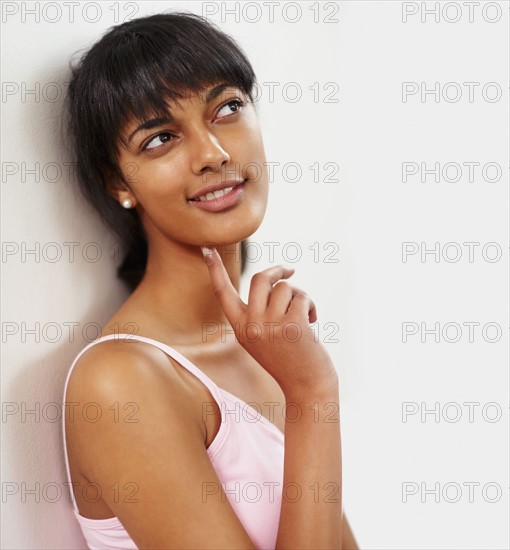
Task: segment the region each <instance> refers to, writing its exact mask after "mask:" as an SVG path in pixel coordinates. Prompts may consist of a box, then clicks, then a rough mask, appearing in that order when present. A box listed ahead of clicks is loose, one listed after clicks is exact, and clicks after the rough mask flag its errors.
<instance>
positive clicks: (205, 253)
mask: <svg viewBox="0 0 510 550" xmlns="http://www.w3.org/2000/svg"><path fill="white" fill-rule="evenodd" d="M200 248H201V250H202V254H203V256H204V258H206V257H207V256H210V255H211V254H214V249H212V248H210V247H209V246H201V247H200Z"/></svg>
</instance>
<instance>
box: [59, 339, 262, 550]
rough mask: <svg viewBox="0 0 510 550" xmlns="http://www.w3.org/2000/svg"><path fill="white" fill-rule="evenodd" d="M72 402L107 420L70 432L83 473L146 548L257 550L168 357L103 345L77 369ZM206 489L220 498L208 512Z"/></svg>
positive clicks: (134, 346) (192, 398) (139, 346)
mask: <svg viewBox="0 0 510 550" xmlns="http://www.w3.org/2000/svg"><path fill="white" fill-rule="evenodd" d="M68 392H69V393H68V394H67V397H66V400H67V401H73V402H77V403H78V404H79V406H80V408H81V406H82V405H84V404H87V403H91V402H93V403H95V404H96V407H97V408H98V410H99V411H101V413H102V414H101V415H100V416H99V418H97V419H94V420H93V421H90V418H89V419H87V415H85V416H84V415H82V414H76V415H75V419H76V421H75V422H74V423H73V424H72V425H69V426H67V428H68V429H69V430H70V433H72V440H73V443H72V444H73V446H74V448H75V449H76V454H77V456H79V467H80V470H81V472H82V473H83V475H84V476H85V477H86V478H87V479H88V480H89V481H90V482H91V483H94V484H96V487H99V490H100V491H101V494H102V496H103V499H104V502H105V504H106V505H107V506H108V508H109V510H111V512H112V513H113V514H114V515H115V516H116V517H117V518H119V520H120V521H121V523H122V525H123V526H124V528H125V529H126V531H127V532H128V534H129V535H130V537H131V538H132V539H133V541H134V542H135V543H136V544H137V546H138V547H150V548H154V547H158V548H159V547H169V546H171V547H175V548H184V547H190V543H191V542H193V545H194V547H197V548H198V547H199V548H207V547H210V545H211V541H214V544H215V545H217V546H215V547H220V548H240V547H243V548H253V545H252V542H251V541H250V539H249V537H248V535H247V534H246V532H245V530H244V528H243V526H242V524H241V523H240V521H239V519H238V517H237V515H236V514H235V512H234V510H233V508H232V507H231V505H230V504H229V502H228V499H226V497H225V494H224V492H223V490H222V488H221V483H220V480H219V479H218V477H217V474H216V471H215V470H214V468H213V466H212V464H211V461H210V459H209V456H208V454H207V451H206V447H205V438H206V429H205V424H204V422H203V418H202V415H201V409H200V402H199V400H197V398H196V394H194V393H193V392H192V391H190V387H189V385H187V384H186V382H185V381H184V380H183V378H182V377H181V376H180V375H179V373H178V369H177V368H174V364H173V363H172V360H171V358H170V357H168V356H167V355H166V354H165V353H164V352H163V351H161V350H160V349H159V348H157V347H155V346H151V345H150V344H145V343H142V342H136V343H132V342H129V343H126V342H123V343H120V342H119V341H105V342H100V343H98V344H96V345H95V346H92V347H91V348H90V349H89V350H87V351H86V352H85V353H83V355H82V356H81V357H80V358H79V360H78V361H77V363H76V365H75V367H74V372H73V373H72V376H71V377H70V381H69V385H68ZM126 406H127V409H126ZM126 411H128V412H129V415H127V412H126ZM89 417H90V415H89ZM206 482H207V483H213V484H214V486H215V487H217V488H219V490H218V493H217V494H216V495H215V497H217V498H212V499H209V500H208V502H207V506H204V500H203V498H204V497H203V486H204V483H206ZM197 510H200V513H199V514H197ZM190 537H191V538H190Z"/></svg>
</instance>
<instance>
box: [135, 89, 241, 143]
mask: <svg viewBox="0 0 510 550" xmlns="http://www.w3.org/2000/svg"><path fill="white" fill-rule="evenodd" d="M231 87H233V88H239V86H238V85H237V84H235V83H233V82H223V83H222V84H218V85H217V86H214V88H211V89H210V90H209V91H208V92H207V94H206V95H205V103H209V102H211V101H212V100H213V99H216V98H217V97H218V96H219V95H220V94H221V92H223V90H224V89H225V88H231ZM173 122H175V118H174V117H173V116H172V115H171V114H168V115H167V116H166V117H158V118H151V119H150V120H147V121H145V122H143V123H142V124H140V126H138V127H137V128H136V130H134V131H133V132H132V133H131V134H130V135H129V138H128V143H131V140H132V139H133V136H134V135H135V134H136V133H137V132H140V131H141V130H152V128H156V127H158V126H162V125H163V124H170V123H173Z"/></svg>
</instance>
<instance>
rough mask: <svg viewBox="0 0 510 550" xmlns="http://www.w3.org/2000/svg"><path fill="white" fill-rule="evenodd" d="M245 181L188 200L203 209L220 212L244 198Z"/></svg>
mask: <svg viewBox="0 0 510 550" xmlns="http://www.w3.org/2000/svg"><path fill="white" fill-rule="evenodd" d="M245 181H246V180H245ZM245 181H243V182H240V183H237V184H234V185H230V186H229V187H224V188H223V189H218V190H216V191H210V192H209V193H206V194H205V195H200V196H198V197H194V198H192V199H189V200H188V202H190V203H191V204H194V205H195V206H198V207H199V208H201V209H202V210H208V211H209V212H219V211H221V210H224V209H225V208H229V207H230V206H233V205H235V204H237V203H238V202H239V201H240V200H241V199H242V198H243V196H244V192H245V191H244V185H245Z"/></svg>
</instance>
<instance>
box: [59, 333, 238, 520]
mask: <svg viewBox="0 0 510 550" xmlns="http://www.w3.org/2000/svg"><path fill="white" fill-rule="evenodd" d="M121 337H125V338H123V340H122V341H124V342H127V341H140V342H145V343H147V344H152V345H154V346H156V347H157V348H159V349H160V350H161V351H163V352H164V353H166V354H168V355H170V357H172V358H173V359H175V360H176V361H177V362H178V363H179V364H181V365H182V366H183V367H185V368H186V369H187V370H189V371H190V372H191V373H192V374H194V375H195V376H196V377H197V378H198V379H199V380H200V381H201V382H202V383H203V384H204V385H205V386H206V388H207V389H208V390H209V391H210V392H211V394H212V396H213V398H214V399H215V401H216V403H217V405H218V407H219V409H220V413H221V425H220V429H219V431H218V433H217V434H216V437H215V439H214V440H213V442H212V443H211V444H210V445H209V447H208V449H207V450H208V452H209V451H211V452H210V453H209V454H210V456H211V454H212V452H213V451H214V454H216V452H217V450H218V447H219V445H220V444H221V442H222V441H223V440H224V439H225V437H226V433H224V430H227V429H228V422H227V419H226V416H225V413H224V410H223V407H222V403H223V402H224V399H223V397H222V395H221V392H220V389H219V388H218V386H217V385H216V383H215V382H214V381H213V380H211V378H209V377H208V376H207V375H206V374H205V373H204V372H202V371H201V370H200V369H199V368H198V367H196V366H195V365H194V364H193V363H192V362H191V361H190V360H189V359H186V357H184V355H182V354H181V353H179V352H178V351H177V350H176V349H174V348H172V347H170V346H169V345H167V344H164V343H163V342H159V341H158V340H154V339H152V338H148V337H146V336H138V335H133V334H107V335H106V336H101V337H100V338H97V339H96V340H94V341H93V342H90V343H89V344H87V345H86V346H85V347H84V348H83V349H82V350H81V351H80V352H79V353H78V355H77V356H76V357H75V359H74V361H73V362H72V364H71V367H70V368H69V372H68V373H67V377H66V380H65V384H64V395H63V400H62V401H63V403H64V409H63V411H64V412H63V414H62V418H63V421H62V432H63V439H64V457H65V463H66V472H67V479H68V481H69V483H71V471H70V468H69V460H68V457H67V446H66V428H65V416H66V415H65V410H66V409H65V403H66V401H65V396H66V390H67V384H68V382H69V379H70V377H71V373H72V371H73V369H74V367H75V365H76V363H77V362H78V359H79V358H80V357H81V356H82V355H83V354H84V353H85V352H86V351H87V350H88V349H90V348H91V347H92V346H94V345H96V344H99V342H104V341H106V340H113V339H118V340H119V341H120V338H121ZM220 432H222V433H221V434H220ZM215 443H217V445H214V444H215ZM211 458H212V456H211ZM70 493H71V499H72V502H73V507H74V510H75V512H76V513H77V514H78V515H79V510H78V506H77V505H76V501H75V498H74V491H73V488H72V486H70Z"/></svg>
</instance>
